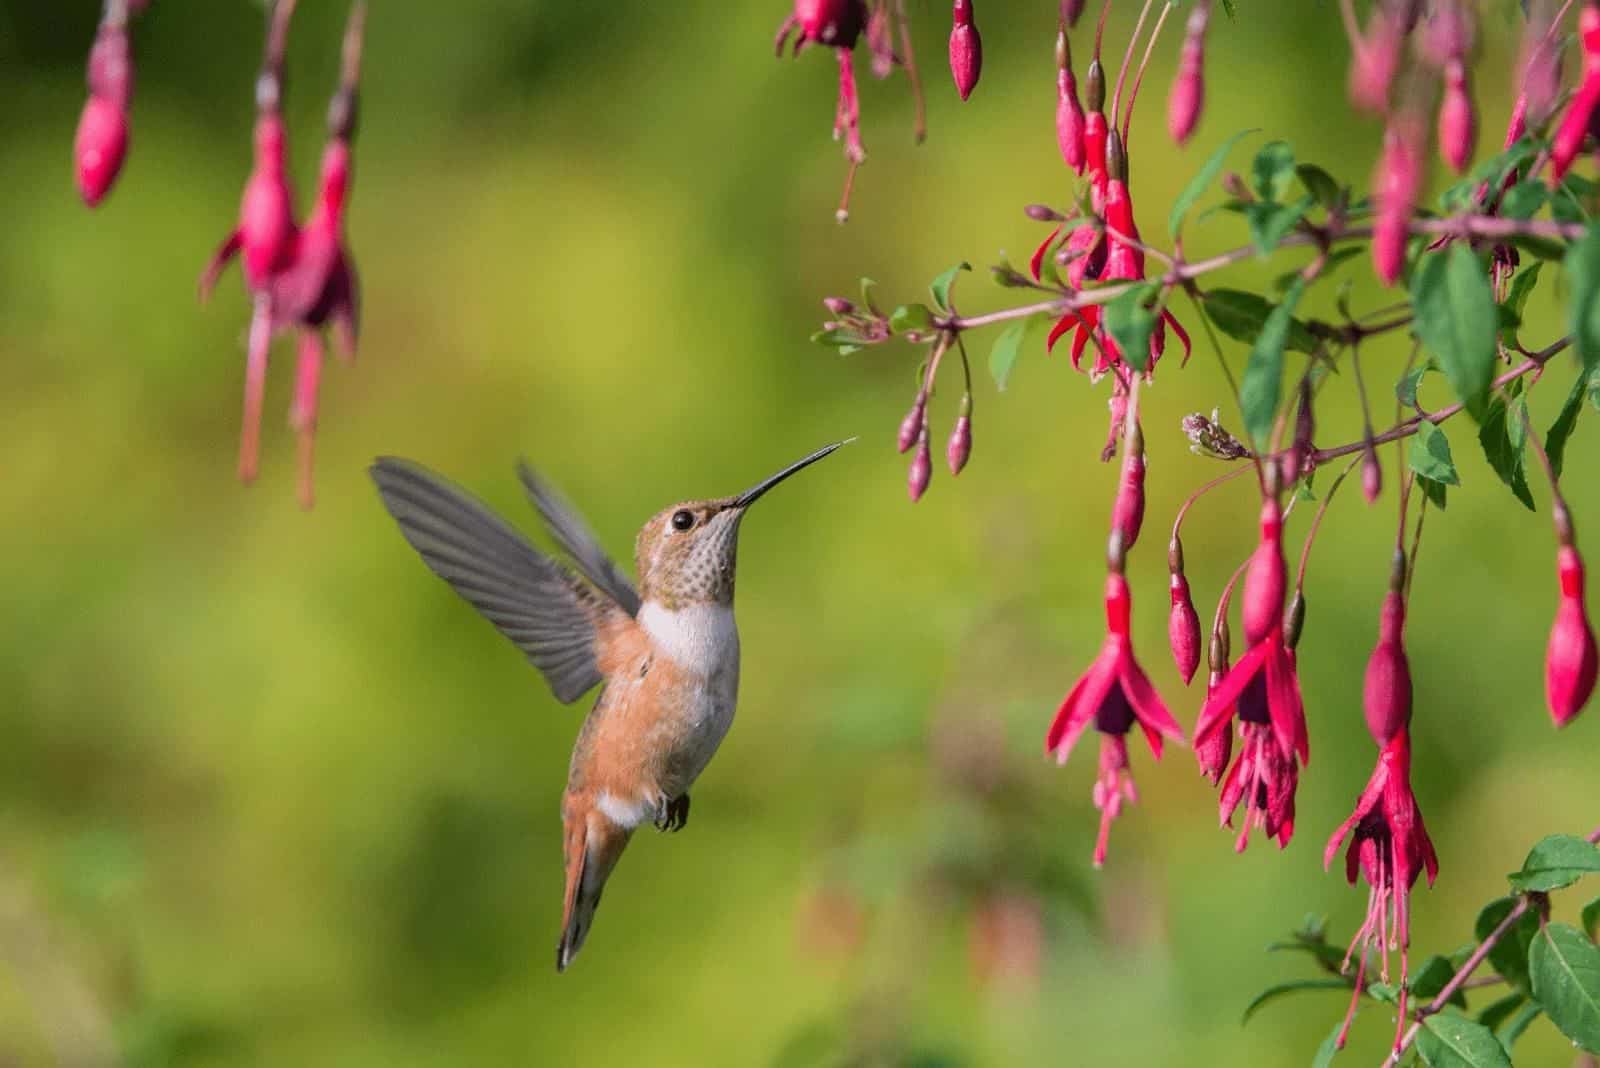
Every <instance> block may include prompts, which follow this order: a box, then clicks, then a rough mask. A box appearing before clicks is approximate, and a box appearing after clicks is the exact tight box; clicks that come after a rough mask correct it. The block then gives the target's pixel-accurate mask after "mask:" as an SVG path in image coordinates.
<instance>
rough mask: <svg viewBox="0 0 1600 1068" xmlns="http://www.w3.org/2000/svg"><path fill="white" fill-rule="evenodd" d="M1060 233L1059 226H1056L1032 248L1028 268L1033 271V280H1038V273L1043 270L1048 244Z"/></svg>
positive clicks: (1048, 248) (1048, 249)
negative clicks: (1041, 242) (1039, 243)
mask: <svg viewBox="0 0 1600 1068" xmlns="http://www.w3.org/2000/svg"><path fill="white" fill-rule="evenodd" d="M1060 234H1061V227H1059V226H1058V227H1056V228H1055V229H1054V230H1051V231H1050V236H1049V237H1047V238H1045V239H1044V243H1043V244H1042V245H1040V246H1039V247H1038V248H1036V249H1034V250H1033V257H1032V258H1031V259H1029V260H1028V270H1030V271H1032V272H1033V280H1034V281H1035V282H1037V281H1040V278H1039V273H1040V272H1041V271H1043V270H1044V257H1045V253H1047V252H1049V251H1050V246H1051V245H1052V244H1053V243H1054V242H1055V239H1056V238H1057V237H1059V236H1060Z"/></svg>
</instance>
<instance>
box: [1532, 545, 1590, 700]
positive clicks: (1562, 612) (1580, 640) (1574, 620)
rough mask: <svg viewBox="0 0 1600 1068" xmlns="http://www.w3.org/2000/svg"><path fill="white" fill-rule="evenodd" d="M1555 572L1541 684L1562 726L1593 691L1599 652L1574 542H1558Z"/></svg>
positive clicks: (1581, 559) (1580, 560) (1579, 559)
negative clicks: (1556, 597)
mask: <svg viewBox="0 0 1600 1068" xmlns="http://www.w3.org/2000/svg"><path fill="white" fill-rule="evenodd" d="M1556 573H1557V576H1558V577H1559V579H1560V581H1561V600H1560V602H1559V603H1558V605H1557V606H1556V618H1555V622H1554V624H1553V625H1552V626H1551V628H1550V644H1549V646H1548V648H1547V649H1546V650H1545V666H1544V684H1545V697H1546V698H1547V699H1548V701H1549V703H1550V715H1551V718H1553V719H1554V720H1555V723H1556V726H1558V727H1565V726H1566V725H1567V724H1568V723H1571V722H1572V721H1573V720H1574V719H1576V718H1577V715H1578V713H1579V712H1581V711H1582V710H1583V706H1584V705H1585V704H1586V703H1588V700H1589V698H1590V697H1591V696H1592V695H1593V694H1594V687H1595V676H1596V667H1597V664H1600V653H1597V651H1596V646H1595V636H1594V627H1593V626H1592V625H1590V623H1589V617H1588V612H1587V610H1586V608H1585V606H1584V588H1583V586H1584V582H1583V558H1582V557H1580V556H1579V555H1578V550H1577V547H1576V546H1574V545H1570V544H1569V545H1562V546H1560V547H1559V548H1558V549H1557V550H1556Z"/></svg>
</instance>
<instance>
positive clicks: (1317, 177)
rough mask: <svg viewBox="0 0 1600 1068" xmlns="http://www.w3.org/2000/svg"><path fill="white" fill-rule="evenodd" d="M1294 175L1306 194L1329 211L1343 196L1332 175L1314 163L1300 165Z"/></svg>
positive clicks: (1335, 206)
mask: <svg viewBox="0 0 1600 1068" xmlns="http://www.w3.org/2000/svg"><path fill="white" fill-rule="evenodd" d="M1294 173H1295V175H1296V176H1297V177H1298V178H1299V179H1300V184H1301V185H1303V186H1305V187H1306V192H1308V193H1310V194H1311V196H1312V198H1313V199H1314V200H1315V201H1316V202H1317V203H1318V204H1321V205H1322V206H1323V207H1324V208H1327V209H1328V210H1329V211H1332V210H1333V209H1334V208H1337V207H1338V206H1339V201H1340V199H1341V198H1342V197H1343V194H1342V193H1341V192H1340V189H1339V183H1338V182H1336V181H1334V179H1333V175H1331V174H1329V173H1328V172H1327V171H1325V170H1323V169H1322V168H1321V167H1319V166H1317V165H1316V164H1315V163H1302V164H1300V165H1299V166H1298V167H1296V168H1295V169H1294Z"/></svg>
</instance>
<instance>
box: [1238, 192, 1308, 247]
mask: <svg viewBox="0 0 1600 1068" xmlns="http://www.w3.org/2000/svg"><path fill="white" fill-rule="evenodd" d="M1313 203H1315V202H1314V201H1313V200H1312V198H1311V194H1310V193H1307V194H1306V195H1305V196H1303V197H1301V198H1300V199H1299V200H1295V201H1292V202H1290V203H1288V204H1275V203H1272V202H1271V201H1268V202H1265V203H1261V204H1251V205H1249V206H1247V207H1246V208H1245V211H1244V215H1245V218H1246V219H1247V220H1249V223H1250V239H1251V240H1252V241H1254V242H1255V245H1256V251H1257V252H1259V253H1260V254H1261V255H1262V256H1267V255H1270V254H1271V252H1272V250H1273V249H1275V248H1277V247H1278V242H1279V241H1282V240H1283V239H1284V237H1285V235H1287V234H1288V233H1289V231H1290V230H1293V229H1294V227H1295V224H1296V223H1298V222H1299V221H1300V220H1301V219H1303V218H1305V215H1306V212H1308V211H1310V210H1311V205H1312V204H1313Z"/></svg>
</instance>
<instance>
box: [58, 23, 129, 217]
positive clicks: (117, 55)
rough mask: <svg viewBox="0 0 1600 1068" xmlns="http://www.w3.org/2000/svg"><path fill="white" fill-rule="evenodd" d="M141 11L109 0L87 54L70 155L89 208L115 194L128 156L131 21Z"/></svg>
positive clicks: (80, 191) (81, 193) (79, 189)
mask: <svg viewBox="0 0 1600 1068" xmlns="http://www.w3.org/2000/svg"><path fill="white" fill-rule="evenodd" d="M143 8H144V4H143V3H138V4H130V3H129V2H128V0H106V5H105V11H104V14H103V15H102V17H101V19H100V28H99V29H98V30H97V31H96V32H95V38H94V44H93V46H91V47H90V49H89V71H88V74H89V79H88V80H89V99H88V100H87V101H86V102H85V103H84V106H83V115H82V117H81V118H80V119H79V120H78V132H77V136H76V137H75V138H74V140H73V145H72V156H73V163H74V170H75V177H76V178H77V183H78V192H79V194H80V195H81V196H82V197H83V202H84V203H85V204H87V205H89V207H91V208H92V207H95V206H96V205H98V204H99V203H100V202H101V201H102V200H104V199H105V196H106V194H107V193H109V192H110V191H111V187H112V185H114V184H115V183H116V180H117V175H118V174H120V173H121V172H122V164H123V162H124V161H125V160H126V159H127V156H128V108H129V106H130V104H131V103H132V101H133V81H134V77H133V48H132V45H131V44H130V43H129V40H128V16H129V14H130V11H131V12H132V13H137V12H139V11H141V10H143Z"/></svg>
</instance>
